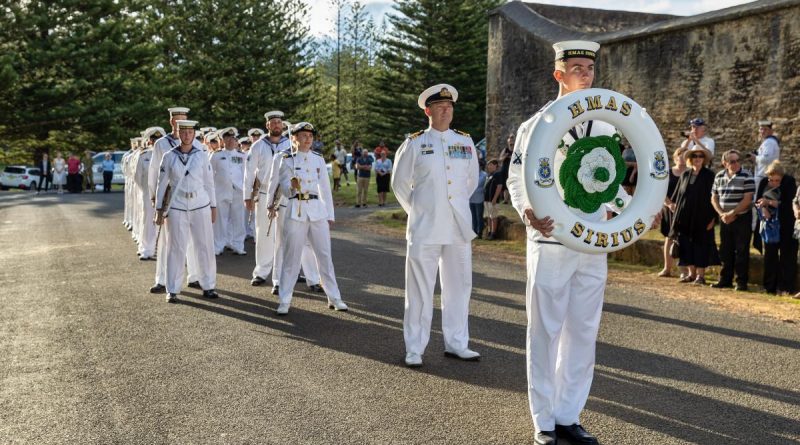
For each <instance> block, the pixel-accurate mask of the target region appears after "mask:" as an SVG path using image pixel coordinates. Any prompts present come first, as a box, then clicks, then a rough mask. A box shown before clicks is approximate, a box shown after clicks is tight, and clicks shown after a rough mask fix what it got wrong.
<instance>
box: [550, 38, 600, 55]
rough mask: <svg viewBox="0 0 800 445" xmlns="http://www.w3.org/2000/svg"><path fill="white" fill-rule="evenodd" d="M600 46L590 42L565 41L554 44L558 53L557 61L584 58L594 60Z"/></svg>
mask: <svg viewBox="0 0 800 445" xmlns="http://www.w3.org/2000/svg"><path fill="white" fill-rule="evenodd" d="M599 49H600V44H599V43H597V42H590V41H588V40H565V41H563V42H556V43H554V44H553V50H555V52H556V60H567V59H569V58H571V57H583V58H585V59H592V60H594V59H595V57H597V50H599Z"/></svg>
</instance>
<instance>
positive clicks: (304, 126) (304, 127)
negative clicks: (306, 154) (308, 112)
mask: <svg viewBox="0 0 800 445" xmlns="http://www.w3.org/2000/svg"><path fill="white" fill-rule="evenodd" d="M298 131H310V132H311V133H313V134H316V133H317V130H315V129H314V126H313V125H311V124H309V123H308V122H300V123H299V124H295V126H294V127H292V133H297V132H298Z"/></svg>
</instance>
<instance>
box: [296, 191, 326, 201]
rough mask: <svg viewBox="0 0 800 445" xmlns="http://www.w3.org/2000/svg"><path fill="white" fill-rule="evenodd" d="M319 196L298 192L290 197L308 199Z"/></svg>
mask: <svg viewBox="0 0 800 445" xmlns="http://www.w3.org/2000/svg"><path fill="white" fill-rule="evenodd" d="M318 198H319V196H317V195H312V194H310V193H298V194H296V195H294V196H292V197H291V198H289V199H299V200H300V201H308V200H309V199H318Z"/></svg>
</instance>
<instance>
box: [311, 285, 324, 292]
mask: <svg viewBox="0 0 800 445" xmlns="http://www.w3.org/2000/svg"><path fill="white" fill-rule="evenodd" d="M308 290H310V291H311V292H318V293H321V294H324V293H325V289H323V288H322V285H321V284H312V285H311V286H308Z"/></svg>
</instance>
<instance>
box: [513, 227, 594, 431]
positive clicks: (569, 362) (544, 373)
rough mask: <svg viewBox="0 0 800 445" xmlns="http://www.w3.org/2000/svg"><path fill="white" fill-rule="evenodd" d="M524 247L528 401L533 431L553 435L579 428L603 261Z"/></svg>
mask: <svg viewBox="0 0 800 445" xmlns="http://www.w3.org/2000/svg"><path fill="white" fill-rule="evenodd" d="M527 243H528V244H527V249H528V254H527V266H528V284H527V289H526V307H527V314H528V331H527V338H526V352H527V362H528V363H527V370H528V401H529V403H530V409H531V415H532V416H533V425H534V427H535V428H536V431H552V430H553V429H555V424H559V425H572V424H574V423H580V422H579V419H578V417H579V415H580V413H581V411H582V410H583V407H584V405H586V399H587V398H588V397H589V389H590V388H591V386H592V377H593V375H594V357H595V342H596V340H597V331H598V328H599V327H600V315H601V313H602V309H603V294H604V292H605V286H606V278H607V276H608V270H607V264H606V261H607V257H606V255H605V254H587V253H580V252H576V251H573V250H570V249H568V248H566V247H564V246H562V245H559V244H552V242H550V243H541V242H536V241H531V240H528V242H527Z"/></svg>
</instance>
